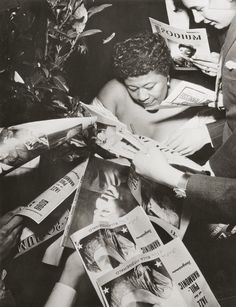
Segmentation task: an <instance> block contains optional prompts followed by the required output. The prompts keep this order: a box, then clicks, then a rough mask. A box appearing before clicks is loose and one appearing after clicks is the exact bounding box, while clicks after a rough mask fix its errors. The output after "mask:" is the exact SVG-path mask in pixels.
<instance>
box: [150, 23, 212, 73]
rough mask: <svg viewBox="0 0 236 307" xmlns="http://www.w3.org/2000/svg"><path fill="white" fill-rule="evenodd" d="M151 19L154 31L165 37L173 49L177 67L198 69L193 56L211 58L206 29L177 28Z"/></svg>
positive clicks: (172, 52)
mask: <svg viewBox="0 0 236 307" xmlns="http://www.w3.org/2000/svg"><path fill="white" fill-rule="evenodd" d="M149 20H150V23H151V27H152V31H153V32H154V33H155V32H157V33H159V34H160V35H161V36H163V37H164V38H165V40H166V43H167V45H168V47H169V48H170V51H171V56H172V58H173V61H174V64H175V69H177V70H197V67H196V66H194V64H193V63H192V61H191V58H192V57H193V56H194V57H195V58H198V59H205V60H208V59H210V48H209V42H208V38H207V33H206V29H201V28H199V29H182V28H175V27H173V26H170V25H167V24H165V23H163V22H160V21H158V20H155V19H153V18H149Z"/></svg>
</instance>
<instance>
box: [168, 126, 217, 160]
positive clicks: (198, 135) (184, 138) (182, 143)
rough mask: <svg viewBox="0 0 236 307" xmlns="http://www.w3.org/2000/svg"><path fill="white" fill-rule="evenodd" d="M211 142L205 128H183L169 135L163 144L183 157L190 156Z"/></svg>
mask: <svg viewBox="0 0 236 307" xmlns="http://www.w3.org/2000/svg"><path fill="white" fill-rule="evenodd" d="M210 142H211V139H210V135H209V133H208V130H207V128H206V127H205V126H202V127H198V128H185V129H184V128H183V129H179V130H178V131H176V132H174V133H172V134H171V136H170V137H169V138H168V139H167V140H166V141H165V142H163V144H164V145H165V146H167V147H169V148H171V149H172V150H174V151H176V152H178V153H179V154H181V155H184V156H190V155H192V154H194V153H195V152H196V151H198V150H200V149H201V148H202V147H203V146H204V145H206V144H208V143H210Z"/></svg>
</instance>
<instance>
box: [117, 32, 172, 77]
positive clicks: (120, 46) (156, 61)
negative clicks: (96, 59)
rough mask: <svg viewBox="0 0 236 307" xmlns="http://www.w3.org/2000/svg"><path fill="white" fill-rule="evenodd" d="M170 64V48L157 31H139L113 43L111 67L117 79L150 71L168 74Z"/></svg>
mask: <svg viewBox="0 0 236 307" xmlns="http://www.w3.org/2000/svg"><path fill="white" fill-rule="evenodd" d="M171 66H172V58H171V55H170V50H169V48H168V47H167V45H166V42H165V40H164V38H163V37H162V36H161V35H160V34H158V33H151V32H141V33H138V34H136V35H134V36H131V37H129V38H127V39H125V40H124V41H122V42H119V43H117V44H116V45H115V48H114V54H113V68H114V74H115V77H116V78H117V79H119V80H125V79H127V78H128V77H138V76H142V75H146V74H147V73H149V72H150V71H156V72H158V73H160V74H162V75H164V76H168V74H169V71H170V68H171Z"/></svg>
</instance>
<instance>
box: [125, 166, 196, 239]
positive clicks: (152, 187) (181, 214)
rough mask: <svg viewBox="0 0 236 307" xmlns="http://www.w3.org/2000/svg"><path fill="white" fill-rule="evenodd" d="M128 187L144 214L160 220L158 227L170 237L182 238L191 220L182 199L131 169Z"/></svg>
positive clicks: (187, 208)
mask: <svg viewBox="0 0 236 307" xmlns="http://www.w3.org/2000/svg"><path fill="white" fill-rule="evenodd" d="M128 186H129V188H130V191H131V193H132V195H133V196H134V198H135V199H136V200H137V202H138V203H139V204H140V205H141V206H142V207H143V208H144V209H145V211H146V213H147V214H148V215H151V216H154V217H157V218H159V219H160V220H162V224H160V223H159V226H161V227H162V228H163V229H165V231H167V232H168V233H169V234H170V235H171V236H172V237H176V236H179V237H180V238H183V236H184V234H185V232H186V230H187V227H188V225H189V222H190V218H191V211H190V210H189V206H187V203H186V201H185V200H184V199H178V198H176V196H175V194H174V192H173V191H172V190H171V189H169V188H167V187H164V186H162V185H160V184H157V183H154V182H151V181H149V180H147V179H144V178H142V177H140V176H138V175H137V174H136V173H135V171H134V170H132V169H131V170H130V174H129V180H128ZM154 222H155V220H154ZM156 222H157V221H156Z"/></svg>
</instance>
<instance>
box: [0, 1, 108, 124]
mask: <svg viewBox="0 0 236 307" xmlns="http://www.w3.org/2000/svg"><path fill="white" fill-rule="evenodd" d="M29 1H30V0H29ZM110 5H111V4H103V5H100V6H96V7H91V8H89V9H87V8H86V6H85V3H84V1H83V0H47V1H46V0H45V2H43V4H42V3H41V4H40V7H38V4H37V5H36V4H35V3H33V2H32V3H29V4H28V5H27V6H24V7H21V8H17V9H15V10H11V11H8V12H5V13H4V15H3V18H2V22H1V25H0V26H2V27H1V32H2V35H1V41H0V43H1V45H2V46H5V47H4V48H2V51H1V54H0V55H1V59H2V60H1V63H0V82H1V83H0V85H2V86H0V91H1V100H0V114H1V115H0V122H1V125H9V124H16V123H20V122H24V121H33V120H40V119H48V118H58V117H65V116H74V115H75V114H77V112H78V106H79V98H78V97H71V96H70V94H69V87H68V85H67V81H66V79H67V76H66V74H65V72H64V67H65V64H66V62H67V60H68V59H69V58H70V56H71V55H72V54H73V53H74V52H77V53H80V54H85V53H86V52H87V45H86V38H87V37H88V36H91V35H95V34H98V33H101V30H99V29H87V28H86V25H87V22H88V20H89V18H91V17H92V16H94V15H95V14H97V13H100V12H102V11H103V10H104V9H106V8H108V7H109V6H110ZM39 8H40V10H41V14H39V11H38V10H39ZM6 46H7V47H6ZM30 50H31V52H30Z"/></svg>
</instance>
